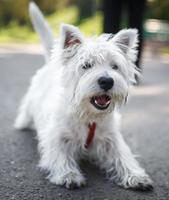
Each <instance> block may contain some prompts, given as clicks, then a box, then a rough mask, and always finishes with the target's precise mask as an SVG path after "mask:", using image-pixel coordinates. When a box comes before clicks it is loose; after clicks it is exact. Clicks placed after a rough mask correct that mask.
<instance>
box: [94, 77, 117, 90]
mask: <svg viewBox="0 0 169 200" xmlns="http://www.w3.org/2000/svg"><path fill="white" fill-rule="evenodd" d="M98 84H99V86H100V88H101V89H103V90H105V91H107V90H110V89H111V88H112V87H113V85H114V80H113V79H112V78H111V77H104V76H103V77H100V78H99V79H98Z"/></svg>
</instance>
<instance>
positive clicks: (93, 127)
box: [85, 122, 96, 149]
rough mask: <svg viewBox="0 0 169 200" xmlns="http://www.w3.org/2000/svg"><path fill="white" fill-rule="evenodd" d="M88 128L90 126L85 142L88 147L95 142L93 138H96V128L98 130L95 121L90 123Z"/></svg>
mask: <svg viewBox="0 0 169 200" xmlns="http://www.w3.org/2000/svg"><path fill="white" fill-rule="evenodd" d="M88 128H89V129H88V136H87V140H86V144H85V148H86V149H87V148H88V147H89V146H90V144H91V143H92V142H93V138H94V134H95V130H96V123H95V122H93V123H92V124H90V123H89V126H88Z"/></svg>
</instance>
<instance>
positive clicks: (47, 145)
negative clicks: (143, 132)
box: [15, 4, 152, 189]
mask: <svg viewBox="0 0 169 200" xmlns="http://www.w3.org/2000/svg"><path fill="white" fill-rule="evenodd" d="M30 12H34V14H36V15H37V16H36V18H33V20H38V12H40V11H39V10H37V8H36V6H35V5H34V4H31V7H30ZM41 19H42V18H41ZM34 24H38V21H37V22H36V23H34ZM60 29H61V33H60V39H59V40H58V41H57V42H55V44H54V48H53V51H52V55H51V56H50V59H49V62H47V63H46V65H45V66H43V67H42V68H41V69H39V70H38V71H37V72H36V74H35V75H34V76H33V78H32V81H31V84H30V87H29V89H28V92H27V93H26V95H25V97H24V99H23V101H22V104H21V107H20V109H19V114H18V117H17V119H16V122H15V127H16V128H17V129H25V128H35V129H36V131H37V137H38V145H39V151H40V155H41V160H40V167H41V168H42V169H45V170H47V171H48V172H49V176H48V178H49V180H50V181H51V182H52V183H55V184H57V185H65V186H66V187H67V188H73V187H80V186H82V185H84V184H85V182H86V180H85V177H84V176H83V174H82V172H81V170H80V168H79V165H78V161H79V160H80V159H83V158H88V159H89V160H92V161H93V162H95V163H96V164H97V165H98V166H99V167H100V168H101V169H104V170H105V171H106V172H107V175H108V177H109V179H110V180H111V181H114V182H116V183H117V184H118V185H120V186H123V187H124V188H134V189H150V188H152V181H151V179H150V178H149V176H148V175H147V174H146V173H145V171H144V169H142V168H141V167H140V166H139V164H138V162H137V161H136V159H135V158H134V156H133V154H132V153H131V150H130V148H129V147H128V146H127V144H126V143H125V141H124V139H123V137H122V135H121V133H120V128H119V127H120V115H119V108H120V106H121V105H123V104H124V103H125V102H126V99H127V96H128V92H129V85H130V83H131V82H133V81H134V74H135V73H137V72H136V67H135V65H134V61H135V60H136V53H137V52H136V47H137V31H136V30H135V29H128V30H122V31H120V32H119V33H117V34H116V35H114V36H113V37H110V35H105V34H104V35H101V36H100V37H93V38H85V37H84V36H83V35H82V33H81V32H80V31H79V29H78V28H76V27H74V26H72V25H66V24H63V25H61V28H60ZM37 30H38V29H37ZM44 31H45V30H43V29H42V32H43V34H44ZM39 34H41V31H40V32H39ZM44 40H45V38H44ZM50 41H54V40H53V38H51V39H50ZM44 43H45V41H44ZM47 51H49V50H48V49H47ZM49 54H50V53H49V52H48V53H47V55H49ZM100 77H104V78H109V79H111V80H112V79H113V84H112V85H111V87H110V88H109V89H104V88H103V87H102V86H101V85H100V84H99V81H98V80H99V79H100ZM106 80H107V79H106ZM106 84H107V83H106ZM104 86H105V85H104ZM102 95H106V97H107V96H108V97H109V98H110V102H106V103H107V104H106V106H107V105H108V107H106V108H105V107H104V106H105V105H100V107H99V108H98V107H97V106H96V105H95V104H93V103H91V99H92V98H94V97H98V98H102ZM95 103H98V102H96V99H95ZM108 103H109V104H108ZM102 106H103V107H102ZM93 122H95V123H96V130H95V136H94V139H93V142H92V144H91V145H90V146H89V148H85V144H86V139H87V134H88V129H89V128H88V125H89V124H91V123H93Z"/></svg>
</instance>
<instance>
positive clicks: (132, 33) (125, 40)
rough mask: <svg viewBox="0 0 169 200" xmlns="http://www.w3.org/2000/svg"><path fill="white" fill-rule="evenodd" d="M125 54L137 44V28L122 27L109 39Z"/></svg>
mask: <svg viewBox="0 0 169 200" xmlns="http://www.w3.org/2000/svg"><path fill="white" fill-rule="evenodd" d="M111 41H112V42H114V43H115V44H116V45H117V46H118V47H119V48H120V49H121V50H122V51H123V52H124V53H125V54H127V53H128V52H129V51H130V50H131V49H135V48H136V47H137V45H138V31H137V29H124V30H121V31H119V32H118V33H117V34H115V35H114V37H113V38H112V39H111Z"/></svg>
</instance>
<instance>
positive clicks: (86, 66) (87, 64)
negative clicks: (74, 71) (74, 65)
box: [82, 63, 92, 69]
mask: <svg viewBox="0 0 169 200" xmlns="http://www.w3.org/2000/svg"><path fill="white" fill-rule="evenodd" d="M91 67H92V65H91V64H90V63H85V64H84V65H83V66H82V68H83V69H89V68H91Z"/></svg>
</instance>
